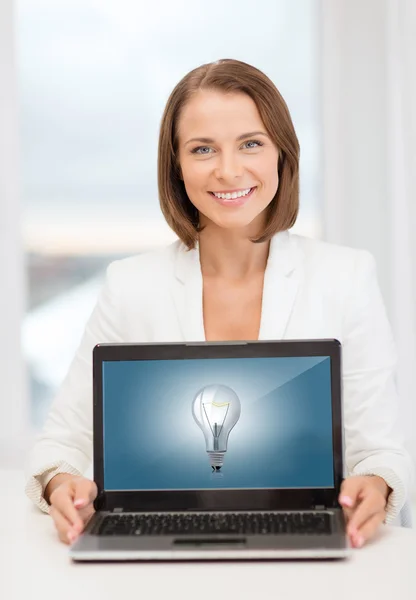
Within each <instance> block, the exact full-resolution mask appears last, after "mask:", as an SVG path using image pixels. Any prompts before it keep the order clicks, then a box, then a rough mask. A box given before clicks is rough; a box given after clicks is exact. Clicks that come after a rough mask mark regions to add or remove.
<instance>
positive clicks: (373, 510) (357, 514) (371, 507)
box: [347, 489, 385, 535]
mask: <svg viewBox="0 0 416 600" xmlns="http://www.w3.org/2000/svg"><path fill="white" fill-rule="evenodd" d="M384 506H385V501H384V498H383V496H382V494H380V493H379V492H377V491H373V490H372V489H370V490H368V491H367V494H366V495H365V497H364V499H363V500H362V502H361V503H360V504H359V505H358V506H357V509H356V510H355V511H354V514H353V515H352V516H351V519H350V521H349V523H348V528H347V532H348V534H350V535H356V534H357V532H358V530H359V529H360V528H361V527H362V526H363V525H364V523H365V522H366V521H367V520H368V519H370V518H371V517H373V516H374V515H376V514H377V513H379V512H381V511H383V510H384Z"/></svg>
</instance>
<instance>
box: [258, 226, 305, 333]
mask: <svg viewBox="0 0 416 600" xmlns="http://www.w3.org/2000/svg"><path fill="white" fill-rule="evenodd" d="M299 258H300V257H299V249H298V247H297V244H296V238H294V237H293V236H291V235H290V234H289V232H287V231H283V232H281V233H279V234H277V235H276V236H274V237H273V238H272V240H271V244H270V252H269V259H268V261H267V268H266V272H265V275H264V286H263V302H262V314H261V322H260V333H259V339H260V340H280V339H283V338H284V336H285V332H286V329H287V326H288V323H289V319H290V315H291V314H292V310H293V307H294V304H295V299H296V295H297V292H298V288H299V268H298V267H299Z"/></svg>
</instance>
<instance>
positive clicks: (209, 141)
mask: <svg viewBox="0 0 416 600" xmlns="http://www.w3.org/2000/svg"><path fill="white" fill-rule="evenodd" d="M255 135H264V136H265V137H268V135H267V133H265V132H264V131H250V132H249V133H243V134H242V135H239V136H238V138H237V140H236V141H237V142H240V141H241V140H245V139H246V138H249V137H253V136H255ZM191 142H202V143H203V144H213V143H214V142H215V140H213V139H212V138H207V137H198V138H191V139H190V140H188V141H187V142H185V146H186V145H187V144H190V143H191Z"/></svg>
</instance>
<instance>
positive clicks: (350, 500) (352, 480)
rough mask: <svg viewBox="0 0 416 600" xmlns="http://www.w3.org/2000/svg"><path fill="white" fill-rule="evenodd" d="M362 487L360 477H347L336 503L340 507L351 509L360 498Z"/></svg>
mask: <svg viewBox="0 0 416 600" xmlns="http://www.w3.org/2000/svg"><path fill="white" fill-rule="evenodd" d="M362 487H363V481H362V478H361V477H348V478H347V479H344V481H343V482H342V485H341V490H340V494H339V497H338V502H339V503H340V504H341V506H342V507H345V508H353V507H354V506H355V505H356V504H357V502H358V500H359V498H360V493H361V489H362Z"/></svg>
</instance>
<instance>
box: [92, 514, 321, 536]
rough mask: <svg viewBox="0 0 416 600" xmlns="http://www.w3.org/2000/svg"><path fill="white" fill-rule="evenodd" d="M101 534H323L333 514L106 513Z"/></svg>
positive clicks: (99, 529)
mask: <svg viewBox="0 0 416 600" xmlns="http://www.w3.org/2000/svg"><path fill="white" fill-rule="evenodd" d="M94 533H96V534H98V535H193V534H204V535H205V534H215V533H219V534H234V535H235V534H242V535H250V534H251V535H252V534H266V535H267V534H269V535H270V534H306V535H307V534H314V535H316V534H323V535H327V534H330V533H331V515H330V514H329V513H319V512H290V513H282V512H278V513H241V512H238V513H228V512H227V513H176V514H163V513H154V514H153V513H152V514H149V513H147V514H140V513H131V514H114V515H113V514H112V515H106V516H105V517H104V519H103V520H102V521H101V522H100V523H99V524H98V527H97V529H96V530H95V532H94Z"/></svg>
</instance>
